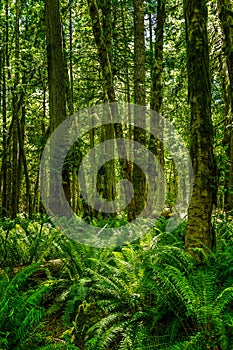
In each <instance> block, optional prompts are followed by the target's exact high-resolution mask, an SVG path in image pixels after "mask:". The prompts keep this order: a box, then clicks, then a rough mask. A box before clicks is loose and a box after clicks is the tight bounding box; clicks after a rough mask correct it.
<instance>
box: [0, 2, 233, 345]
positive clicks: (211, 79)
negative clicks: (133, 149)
mask: <svg viewBox="0 0 233 350" xmlns="http://www.w3.org/2000/svg"><path fill="white" fill-rule="evenodd" d="M0 102H1V105H0V110H1V119H0V129H1V133H0V141H1V149H0V153H1V159H0V217H1V219H0V252H1V253H0V269H1V279H0V349H3V350H4V349H87V350H94V349H97V350H98V349H124V350H127V349H133V350H141V349H170V350H176V349H177V350H181V349H200V350H201V349H212V350H216V349H222V350H225V349H226V350H227V349H232V348H233V305H232V301H233V273H232V262H233V261H232V259H233V258H232V257H233V254H232V253H233V244H232V235H233V224H232V219H233V133H232V127H233V121H232V118H233V4H232V1H231V0H215V1H208V2H207V1H205V0H184V1H183V2H182V1H177V0H172V1H171V0H167V1H165V0H157V1H156V0H155V1H143V0H132V1H131V0H129V1H128V0H124V1H123V0H102V1H99V0H87V1H83V0H69V1H66V0H45V1H36V2H35V1H34V2H33V1H30V0H14V1H8V0H2V2H1V3H0ZM106 103H113V104H112V105H110V106H117V104H116V103H118V104H126V105H127V106H129V105H130V104H131V105H132V104H135V105H138V106H143V107H145V108H146V109H147V110H153V111H155V112H158V113H159V114H160V115H162V116H163V117H164V118H165V119H166V120H167V121H169V123H170V124H171V125H173V127H174V129H175V130H176V131H177V132H178V133H179V134H180V136H181V137H182V139H183V142H184V145H185V147H186V149H187V150H188V151H189V152H190V157H191V160H192V168H193V177H192V179H191V180H193V191H192V192H191V197H190V198H189V199H190V203H188V204H189V207H188V212H187V215H185V217H182V219H183V220H182V221H181V222H180V223H179V225H178V224H177V225H175V226H174V230H173V231H172V230H168V229H167V228H168V226H167V224H168V221H169V220H171V219H174V220H175V219H177V218H178V217H179V214H180V213H179V211H177V210H176V200H177V196H178V192H179V168H177V164H176V162H175V160H174V157H173V156H172V155H173V151H172V149H166V147H165V144H164V143H163V142H162V138H161V139H159V138H158V139H157V138H156V137H154V135H153V133H152V132H151V133H150V130H149V131H148V130H147V131H145V130H144V128H143V127H138V126H134V123H133V122H134V120H132V123H130V121H131V119H130V118H131V117H132V118H133V119H134V118H135V120H136V119H137V113H135V114H133V115H131V114H130V107H127V108H129V114H128V118H129V119H128V125H125V123H122V124H121V123H109V124H105V125H102V126H99V127H94V128H92V129H90V130H89V131H88V132H86V133H85V134H84V135H83V136H82V137H80V138H79V139H78V140H77V141H76V142H75V143H74V145H73V146H72V147H71V149H70V151H69V153H68V155H67V157H66V160H65V162H64V164H63V169H62V177H63V190H64V193H65V196H66V200H67V201H68V203H69V205H70V207H71V208H72V210H73V212H74V213H75V214H76V215H77V217H79V218H81V219H82V220H84V221H85V222H87V223H88V224H90V225H92V226H94V227H99V229H100V231H101V230H103V229H105V228H106V227H110V228H113V229H114V228H117V227H119V226H124V225H126V224H127V223H132V222H133V221H134V220H135V219H136V218H137V217H138V215H140V213H141V212H142V210H143V208H144V206H145V205H147V206H148V203H147V202H146V200H147V199H146V198H147V195H148V179H147V177H146V176H145V174H144V173H143V171H142V169H140V167H139V166H137V164H135V163H134V162H133V161H129V160H127V159H123V158H119V157H117V153H118V152H120V151H119V149H117V147H116V149H115V151H114V152H115V154H116V159H115V160H110V161H108V162H107V163H106V164H104V165H103V166H102V167H101V168H100V169H99V171H98V176H97V190H98V193H99V194H100V195H101V197H102V198H104V199H106V200H107V201H109V202H111V201H113V200H115V199H116V198H117V195H118V194H117V191H118V187H117V183H118V182H119V181H120V180H122V179H128V180H129V181H130V182H131V183H132V184H133V188H134V196H133V198H132V200H131V202H130V203H129V205H128V206H127V207H126V208H125V209H124V210H116V212H114V213H104V211H103V210H102V211H101V210H100V211H98V210H96V209H94V208H92V207H91V206H90V205H88V204H87V203H86V202H85V200H84V198H83V196H82V195H81V193H80V186H79V179H78V170H79V166H80V164H81V162H82V160H83V158H84V157H85V155H86V154H87V153H88V152H89V151H90V150H91V149H93V148H95V147H97V145H98V144H100V143H101V142H103V141H106V140H110V139H117V138H118V139H130V140H133V141H135V142H139V143H141V144H142V145H143V146H145V147H146V148H147V149H148V150H150V151H151V152H152V153H153V154H154V155H155V156H156V157H157V159H158V161H159V163H160V166H161V169H162V171H163V173H164V178H165V183H166V188H167V193H166V198H165V203H164V207H163V208H162V210H161V213H160V214H159V218H158V220H156V221H155V222H153V225H152V226H153V227H151V229H150V230H149V231H147V232H146V233H145V234H143V233H144V231H143V230H144V226H143V224H142V226H141V227H137V237H136V239H135V240H133V241H132V242H127V240H125V242H124V244H123V245H121V246H117V247H112V248H110V247H102V248H95V247H93V246H92V247H91V246H88V245H84V244H81V243H80V242H78V241H75V240H71V239H69V237H67V236H66V235H65V234H64V232H63V231H62V230H61V227H60V228H58V227H56V226H55V225H54V223H53V221H52V220H51V217H50V216H49V215H47V214H48V213H46V211H45V208H44V206H43V203H42V200H41V196H40V164H41V157H42V153H43V150H44V148H45V145H46V142H47V141H48V139H49V137H50V136H51V135H52V134H53V132H54V131H55V130H56V129H57V127H58V126H59V125H60V124H61V123H62V122H64V121H65V120H66V119H67V118H69V117H70V116H72V115H77V116H79V114H80V111H83V110H84V111H90V107H95V106H97V105H103V104H105V106H106ZM111 108H113V107H110V110H109V113H110V114H109V115H110V116H111V113H118V112H116V110H115V112H113V110H112V109H111ZM114 108H115V107H114ZM142 111H143V112H142V113H145V120H146V112H145V110H144V109H142ZM109 120H111V117H110V119H109ZM84 123H85V121H84ZM86 123H87V124H88V125H91V118H90V116H88V115H87V121H86ZM163 127H164V125H163V123H162V122H160V124H159V125H158V128H159V129H160V130H161V131H162V133H163ZM77 128H78V127H77ZM135 159H136V158H135ZM145 162H148V164H149V163H150V159H147V160H145ZM92 165H93V171H94V167H95V164H94V163H93V164H92ZM91 170H92V168H91ZM89 171H90V169H89ZM42 175H43V174H42ZM44 176H46V174H44ZM89 180H90V179H89V178H88V177H87V178H85V186H86V187H87V188H89V189H90V188H92V186H93V183H91V182H90V181H89ZM50 182H52V181H50ZM50 182H49V178H48V183H49V186H50V189H51V187H53V192H55V193H56V183H50ZM186 190H187V191H188V189H186ZM160 194H161V195H162V194H163V190H162V191H161V192H160V193H158V192H157V194H156V195H160ZM50 200H51V202H53V208H54V209H55V212H56V213H55V214H61V215H62V213H59V206H57V207H56V203H57V198H50ZM148 209H149V210H150V206H149V208H148ZM66 220H68V221H69V218H66ZM87 233H88V232H87Z"/></svg>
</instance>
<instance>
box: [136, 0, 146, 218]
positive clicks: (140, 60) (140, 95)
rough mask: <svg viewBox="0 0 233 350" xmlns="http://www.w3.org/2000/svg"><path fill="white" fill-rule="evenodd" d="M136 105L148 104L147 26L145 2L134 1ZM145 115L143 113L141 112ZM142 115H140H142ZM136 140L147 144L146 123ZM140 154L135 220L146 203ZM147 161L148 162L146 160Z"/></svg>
mask: <svg viewBox="0 0 233 350" xmlns="http://www.w3.org/2000/svg"><path fill="white" fill-rule="evenodd" d="M133 5H134V103H135V104H137V105H140V106H145V104H146V93H145V76H146V72H145V62H146V55H145V36H144V32H145V25H144V2H143V0H134V2H133ZM137 111H138V108H136V110H135V112H134V118H138V117H139V116H138V115H137ZM140 112H141V113H143V111H142V110H141V111H140ZM141 113H140V114H141ZM134 140H135V141H137V142H139V143H140V144H142V145H145V143H146V134H145V123H142V125H140V128H139V127H134ZM140 157H141V155H140V153H136V152H134V165H133V188H134V208H133V219H135V218H136V217H137V216H138V215H139V214H140V212H141V211H142V210H143V208H144V206H145V202H146V178H145V174H144V173H143V172H142V170H141V169H140V168H139V167H138V166H137V164H136V162H137V158H140ZM145 161H147V160H146V159H145Z"/></svg>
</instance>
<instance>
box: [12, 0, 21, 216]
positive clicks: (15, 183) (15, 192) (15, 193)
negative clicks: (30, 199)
mask: <svg viewBox="0 0 233 350" xmlns="http://www.w3.org/2000/svg"><path fill="white" fill-rule="evenodd" d="M19 17H20V0H17V1H16V23H15V60H16V67H15V69H16V73H15V81H14V87H13V89H12V105H13V113H12V157H13V159H12V176H11V178H12V191H11V218H12V219H14V218H15V217H16V215H17V213H18V203H19V186H20V183H19V179H20V176H21V174H19V171H20V167H19V151H18V133H17V123H18V118H19V107H20V106H19V101H18V93H17V87H18V84H19Z"/></svg>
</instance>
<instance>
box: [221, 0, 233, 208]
mask: <svg viewBox="0 0 233 350" xmlns="http://www.w3.org/2000/svg"><path fill="white" fill-rule="evenodd" d="M218 13H219V19H220V22H221V25H222V31H223V34H224V48H225V50H224V51H225V55H226V63H227V75H228V77H227V78H228V79H227V80H228V84H227V102H228V110H227V115H226V129H225V135H224V140H223V142H224V146H225V145H227V146H228V148H227V150H226V155H227V157H228V165H227V172H226V174H225V196H224V208H225V210H227V211H228V210H233V130H232V128H233V126H232V123H233V5H232V2H231V1H227V0H218Z"/></svg>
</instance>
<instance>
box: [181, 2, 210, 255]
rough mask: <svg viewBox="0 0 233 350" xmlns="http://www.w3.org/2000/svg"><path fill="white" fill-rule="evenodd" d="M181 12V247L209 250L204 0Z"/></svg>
mask: <svg viewBox="0 0 233 350" xmlns="http://www.w3.org/2000/svg"><path fill="white" fill-rule="evenodd" d="M184 14H185V23H186V42H187V70H188V83H189V103H190V110H191V122H190V136H191V158H192V161H193V169H194V187H193V193H192V198H191V202H190V205H189V209H188V223H187V231H186V238H185V247H186V249H187V250H190V249H191V248H195V247H202V246H203V245H204V246H207V247H208V248H209V249H212V248H214V245H215V235H214V232H213V229H212V225H211V214H212V209H213V203H214V201H215V192H216V190H215V189H214V186H215V181H214V179H215V173H214V171H215V162H214V154H213V126H212V120H211V86H210V73H209V48H208V38H207V7H206V1H205V0H184ZM191 251H192V249H191Z"/></svg>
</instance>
